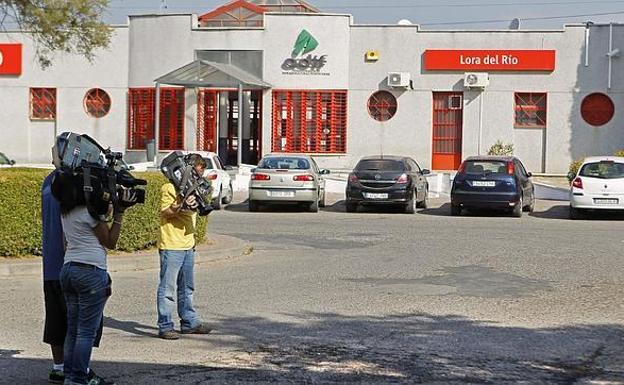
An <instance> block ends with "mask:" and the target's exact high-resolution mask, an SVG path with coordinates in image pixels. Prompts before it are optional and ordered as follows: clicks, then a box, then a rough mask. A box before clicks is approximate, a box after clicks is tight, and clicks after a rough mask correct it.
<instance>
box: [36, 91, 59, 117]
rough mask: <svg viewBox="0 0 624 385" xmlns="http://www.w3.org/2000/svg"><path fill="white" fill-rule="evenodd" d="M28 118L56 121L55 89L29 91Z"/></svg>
mask: <svg viewBox="0 0 624 385" xmlns="http://www.w3.org/2000/svg"><path fill="white" fill-rule="evenodd" d="M30 118H31V119H42V120H54V119H56V88H31V89H30Z"/></svg>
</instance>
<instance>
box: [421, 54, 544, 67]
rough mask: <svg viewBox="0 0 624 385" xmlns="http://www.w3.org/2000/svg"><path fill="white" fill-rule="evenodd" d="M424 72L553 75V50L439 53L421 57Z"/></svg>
mask: <svg viewBox="0 0 624 385" xmlns="http://www.w3.org/2000/svg"><path fill="white" fill-rule="evenodd" d="M424 67H425V70H427V71H554V70H555V50H438V49H428V50H426V51H425V54H424Z"/></svg>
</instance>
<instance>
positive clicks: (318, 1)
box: [105, 0, 624, 29]
mask: <svg viewBox="0 0 624 385" xmlns="http://www.w3.org/2000/svg"><path fill="white" fill-rule="evenodd" d="M109 1H110V4H109V11H108V12H107V14H106V15H105V21H107V22H109V23H112V24H125V23H126V16H127V15H136V14H145V13H160V12H163V13H195V14H198V15H201V14H203V13H206V12H208V11H211V10H212V9H214V8H216V7H218V6H220V5H223V4H225V3H227V2H229V0H203V1H200V0H109ZM308 3H309V4H311V5H314V6H315V7H317V8H319V9H320V10H321V11H322V12H326V13H345V14H351V15H353V18H354V22H355V23H356V24H395V23H397V22H398V21H399V20H402V19H407V20H409V21H411V22H412V23H413V24H419V25H421V27H422V29H507V28H508V27H509V25H510V23H511V20H512V19H514V18H518V19H519V20H520V29H561V28H562V27H563V25H564V24H570V23H584V22H586V21H592V22H594V23H610V22H614V23H624V0H473V1H463V0H334V1H332V0H310V1H308ZM164 6H166V9H164Z"/></svg>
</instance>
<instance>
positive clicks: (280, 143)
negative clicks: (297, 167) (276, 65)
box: [272, 90, 347, 153]
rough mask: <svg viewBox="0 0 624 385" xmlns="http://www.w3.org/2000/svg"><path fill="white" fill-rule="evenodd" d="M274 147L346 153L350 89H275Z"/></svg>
mask: <svg viewBox="0 0 624 385" xmlns="http://www.w3.org/2000/svg"><path fill="white" fill-rule="evenodd" d="M272 121H273V127H272V132H273V137H272V150H273V151H276V152H301V153H345V152H346V150H347V92H346V91H284V90H276V91H273V116H272Z"/></svg>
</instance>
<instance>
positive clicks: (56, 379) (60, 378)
mask: <svg viewBox="0 0 624 385" xmlns="http://www.w3.org/2000/svg"><path fill="white" fill-rule="evenodd" d="M48 382H51V383H53V384H62V383H63V382H65V373H63V371H62V370H55V369H52V370H50V374H49V375H48Z"/></svg>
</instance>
